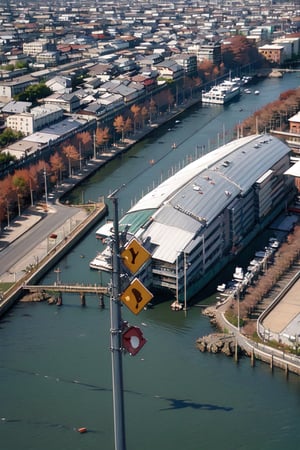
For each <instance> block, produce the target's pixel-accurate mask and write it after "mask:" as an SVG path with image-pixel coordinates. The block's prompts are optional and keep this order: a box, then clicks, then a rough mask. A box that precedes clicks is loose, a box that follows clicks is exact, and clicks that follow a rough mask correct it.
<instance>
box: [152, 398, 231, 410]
mask: <svg viewBox="0 0 300 450" xmlns="http://www.w3.org/2000/svg"><path fill="white" fill-rule="evenodd" d="M157 398H160V399H162V400H166V401H168V402H170V406H169V407H168V408H161V410H160V411H168V410H170V409H183V408H192V409H202V410H205V411H217V410H220V411H226V412H229V411H232V410H233V408H232V407H230V406H218V405H213V404H211V403H197V402H192V401H190V400H188V399H187V400H180V399H178V398H164V397H157Z"/></svg>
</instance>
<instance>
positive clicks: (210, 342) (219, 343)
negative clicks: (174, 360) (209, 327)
mask: <svg viewBox="0 0 300 450" xmlns="http://www.w3.org/2000/svg"><path fill="white" fill-rule="evenodd" d="M196 347H197V348H198V349H199V350H200V352H210V353H224V354H225V355H226V356H233V355H234V354H235V348H236V338H235V336H234V335H233V334H227V333H212V334H209V335H208V336H203V337H202V338H198V339H197V341H196ZM239 350H240V349H239V347H238V351H239Z"/></svg>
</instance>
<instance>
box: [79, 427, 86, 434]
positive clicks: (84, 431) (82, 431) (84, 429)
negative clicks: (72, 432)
mask: <svg viewBox="0 0 300 450" xmlns="http://www.w3.org/2000/svg"><path fill="white" fill-rule="evenodd" d="M77 431H78V432H79V433H86V432H87V428H85V427H81V428H77Z"/></svg>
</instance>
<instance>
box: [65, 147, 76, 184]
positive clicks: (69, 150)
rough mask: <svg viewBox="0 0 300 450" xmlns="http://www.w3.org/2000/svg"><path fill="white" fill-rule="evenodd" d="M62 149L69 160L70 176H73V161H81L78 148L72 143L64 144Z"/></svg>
mask: <svg viewBox="0 0 300 450" xmlns="http://www.w3.org/2000/svg"><path fill="white" fill-rule="evenodd" d="M62 151H63V154H64V155H65V157H66V158H67V160H68V167H69V177H71V176H72V163H74V162H75V161H79V153H78V151H77V150H76V147H75V146H74V145H72V144H69V145H65V146H63V148H62Z"/></svg>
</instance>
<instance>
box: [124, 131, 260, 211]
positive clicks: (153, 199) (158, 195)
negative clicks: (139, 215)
mask: <svg viewBox="0 0 300 450" xmlns="http://www.w3.org/2000/svg"><path fill="white" fill-rule="evenodd" d="M257 137H258V136H257V135H254V136H253V135H252V136H247V137H244V138H240V139H237V140H235V141H232V142H229V143H228V144H226V145H223V146H222V147H219V148H217V149H216V150H213V151H212V152H210V153H207V154H206V155H204V156H202V157H201V158H199V159H197V160H196V161H194V162H192V163H190V164H189V165H187V166H186V167H184V168H183V169H181V170H180V171H179V172H177V173H176V174H175V175H173V176H172V177H170V178H168V179H167V180H165V181H163V182H162V183H161V184H160V185H159V186H157V187H156V188H155V189H153V190H152V191H150V192H149V193H148V194H146V195H145V196H144V197H142V198H141V199H140V200H139V201H138V202H137V203H136V204H135V205H134V206H133V207H132V208H130V210H129V211H128V212H134V211H139V210H141V209H155V208H159V207H160V206H161V205H162V204H163V203H164V202H165V201H166V200H167V199H168V198H169V197H170V196H171V195H174V193H175V192H177V191H178V190H179V189H180V188H182V187H183V186H185V185H186V184H187V183H188V182H189V181H190V180H192V179H193V178H194V177H195V176H196V175H198V174H199V173H201V172H202V171H204V170H206V169H208V168H209V167H211V166H212V165H213V164H216V163H217V162H218V161H219V160H221V159H222V158H225V157H227V156H228V155H230V154H231V153H232V152H234V151H235V150H236V149H238V148H240V147H242V146H244V145H246V144H249V143H251V142H252V141H253V140H255V139H257Z"/></svg>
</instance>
